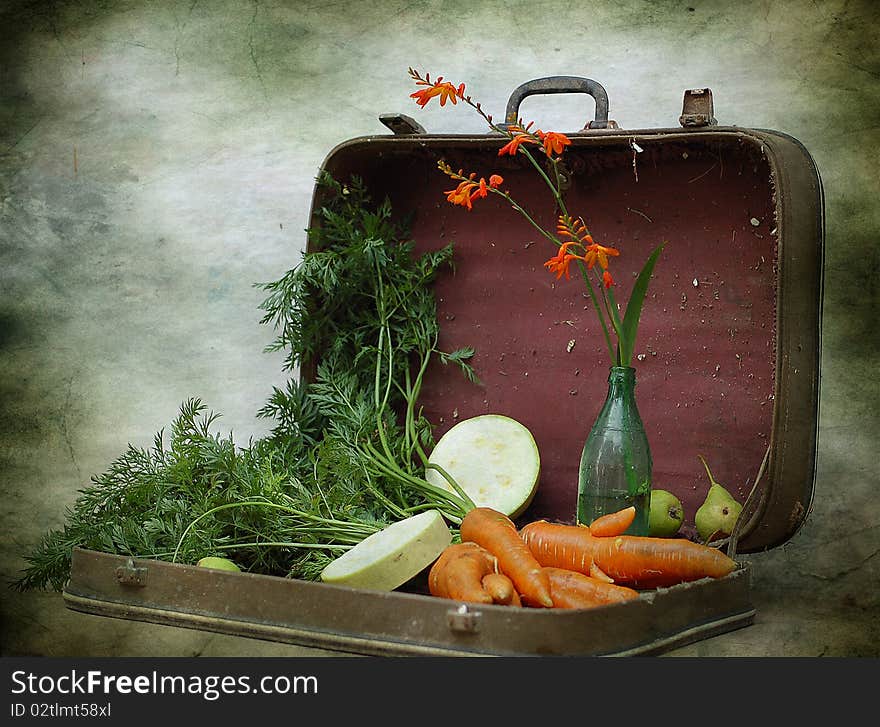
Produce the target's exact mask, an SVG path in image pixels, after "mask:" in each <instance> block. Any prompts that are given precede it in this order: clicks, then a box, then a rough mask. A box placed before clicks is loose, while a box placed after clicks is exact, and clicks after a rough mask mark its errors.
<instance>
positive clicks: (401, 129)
mask: <svg viewBox="0 0 880 727" xmlns="http://www.w3.org/2000/svg"><path fill="white" fill-rule="evenodd" d="M379 121H381V122H382V123H383V124H385V126H387V127H388V128H389V129H391V131H393V132H394V133H395V135H398V136H411V135H413V134H426V133H427V132H426V131H425V127H424V126H422V125H421V124H420V123H419V122H418V121H416V120H415V119H414V118H412V117H411V116H406V115H405V114H382V115H381V116H380V117H379Z"/></svg>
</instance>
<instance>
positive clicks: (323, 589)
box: [63, 548, 755, 656]
mask: <svg viewBox="0 0 880 727" xmlns="http://www.w3.org/2000/svg"><path fill="white" fill-rule="evenodd" d="M73 556H74V563H73V569H72V573H71V580H70V582H69V583H68V584H67V585H66V587H65V589H64V592H63V597H64V602H65V605H66V607H67V608H69V609H70V610H73V611H78V612H81V613H86V614H92V615H97V616H109V617H114V618H120V619H124V620H134V621H142V622H148V623H155V624H160V625H167V626H177V627H183V628H191V629H198V630H206V631H212V632H216V633H224V634H230V635H236V636H244V637H249V638H256V639H262V640H269V641H276V642H282V643H288V644H293V645H299V646H304V647H310V648H320V649H327V650H330V651H337V652H347V653H354V654H362V655H370V656H630V655H656V654H662V653H664V652H666V651H668V650H670V649H673V648H676V647H679V646H683V645H685V644H688V643H692V642H695V641H698V640H701V639H705V638H708V637H710V636H715V635H718V634H721V633H725V632H728V631H731V630H734V629H738V628H742V627H745V626H748V625H749V624H751V623H752V621H753V619H754V616H755V609H754V608H753V606H752V604H751V602H750V600H749V597H748V585H749V580H750V572H749V568H748V566H747V565H744V566H742V567H741V568H740V569H739V570H738V571H737V572H735V573H734V574H732V575H731V576H728V577H727V578H724V579H719V580H718V581H711V579H708V580H707V581H705V582H698V583H695V584H684V585H683V586H675V587H673V588H670V589H661V590H658V591H656V592H654V593H652V594H650V595H649V596H646V597H644V598H643V599H639V601H636V602H632V603H629V604H620V605H616V606H610V607H604V608H599V609H592V610H589V611H562V610H558V611H547V610H542V609H511V608H507V607H503V606H481V607H478V608H474V607H470V606H467V605H466V604H460V603H458V602H455V601H448V600H445V599H438V598H434V597H432V596H427V595H422V594H417V593H407V592H373V591H364V590H360V589H352V588H345V587H340V586H333V585H330V584H323V583H312V582H305V581H295V580H291V579H286V578H279V577H276V576H263V575H256V574H249V573H230V572H224V571H212V570H208V569H205V568H199V567H197V566H190V565H182V564H172V563H167V562H162V561H152V560H147V559H137V560H135V559H131V558H128V557H126V556H120V555H109V554H107V553H99V552H96V551H88V550H84V549H80V548H78V549H75V550H74V554H73ZM245 593H246V594H247V597H246V598H243V597H242V594H245Z"/></svg>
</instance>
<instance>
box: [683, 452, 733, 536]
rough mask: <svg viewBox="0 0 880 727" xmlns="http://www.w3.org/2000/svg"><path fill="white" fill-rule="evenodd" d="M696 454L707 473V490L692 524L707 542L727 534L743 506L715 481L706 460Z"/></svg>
mask: <svg viewBox="0 0 880 727" xmlns="http://www.w3.org/2000/svg"><path fill="white" fill-rule="evenodd" d="M698 456H699V458H700V460H701V461H702V463H703V467H705V468H706V474H707V475H709V492H708V493H707V494H706V499H705V500H704V501H703V504H702V505H700V507H699V508H698V509H697V512H696V514H695V516H694V525H696V526H697V533H698V534H699V536H700V537H701V538H702V539H703V541H704V542H709V541H710V540H712V539H714V538H716V537H725V536H729V535H730V534H731V533H732V532H733V528H734V526H735V525H736V521H737V520H738V519H739V515H740V513H741V512H742V509H743V506H742V505H741V504H740V503H739V502H737V501H736V499H734V497H733V495H731V494H730V493H729V492H728V491H727V490H726V489H725V488H724V487H723V486H722V485H720V484H719V483H717V482H716V481H715V478H714V477H712V472H711V471H710V470H709V465H708V464H706V460H705V459H703V456H702V455H698Z"/></svg>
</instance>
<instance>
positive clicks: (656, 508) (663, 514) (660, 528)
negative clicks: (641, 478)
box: [648, 490, 684, 538]
mask: <svg viewBox="0 0 880 727" xmlns="http://www.w3.org/2000/svg"><path fill="white" fill-rule="evenodd" d="M683 521H684V508H683V507H682V506H681V500H679V499H678V498H677V497H676V496H675V495H673V494H672V493H671V492H668V491H667V490H651V509H650V511H649V513H648V534H649V535H651V536H654V537H658V538H671V537H672V536H673V535H676V534H677V533H678V531H679V529H680V528H681V524H682V522H683Z"/></svg>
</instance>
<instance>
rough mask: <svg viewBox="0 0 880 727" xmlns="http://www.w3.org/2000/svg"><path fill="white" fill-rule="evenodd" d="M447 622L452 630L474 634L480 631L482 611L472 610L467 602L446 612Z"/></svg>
mask: <svg viewBox="0 0 880 727" xmlns="http://www.w3.org/2000/svg"><path fill="white" fill-rule="evenodd" d="M446 622H447V624H448V625H449V630H450V631H457V632H459V633H467V634H473V633H476V632H477V631H479V627H480V612H479V611H471V610H470V609H469V608H468V607H467V605H466V604H464V603H463V604H461V605H460V606H459V607H458V608H456V609H452V610H449V611H447V612H446Z"/></svg>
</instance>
